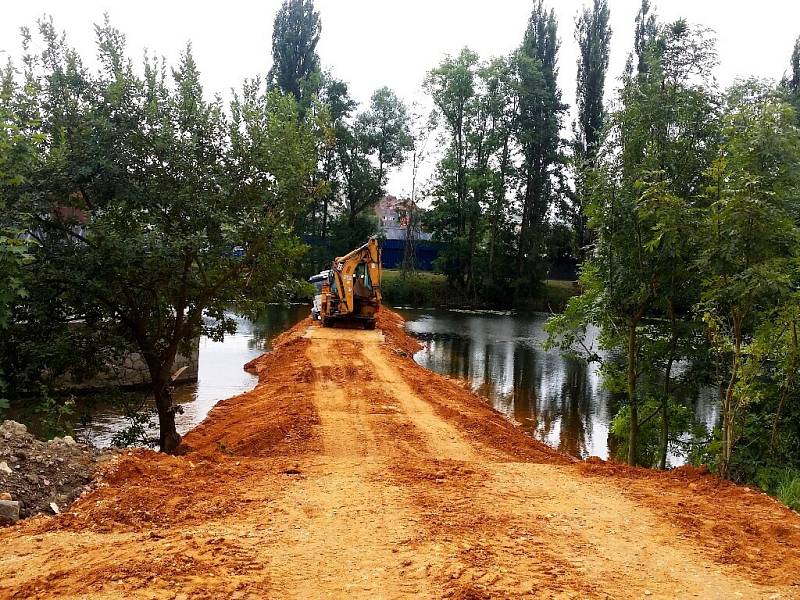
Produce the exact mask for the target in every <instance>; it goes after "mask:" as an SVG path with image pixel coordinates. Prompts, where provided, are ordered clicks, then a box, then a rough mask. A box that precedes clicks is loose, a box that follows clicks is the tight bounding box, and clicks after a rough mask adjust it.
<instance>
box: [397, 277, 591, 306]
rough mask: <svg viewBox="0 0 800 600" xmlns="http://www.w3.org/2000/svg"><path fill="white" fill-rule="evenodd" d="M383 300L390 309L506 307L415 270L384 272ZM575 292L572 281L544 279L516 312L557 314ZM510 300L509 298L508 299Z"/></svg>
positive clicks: (444, 280) (445, 279)
mask: <svg viewBox="0 0 800 600" xmlns="http://www.w3.org/2000/svg"><path fill="white" fill-rule="evenodd" d="M381 291H382V293H383V296H384V300H385V302H386V303H387V304H391V305H392V306H414V307H421V308H463V309H472V308H485V309H508V308H511V307H510V305H506V304H493V303H490V302H486V301H483V300H480V299H478V300H477V301H476V300H475V299H473V298H467V297H465V296H464V295H463V294H461V293H459V292H458V291H457V290H455V289H454V288H453V286H451V285H450V284H449V283H448V281H447V278H446V277H445V276H444V275H442V274H441V273H432V272H430V271H416V272H415V273H413V274H412V275H409V276H408V277H403V276H402V272H401V271H399V270H397V269H384V270H383V275H382V281H381ZM576 293H577V287H576V285H575V282H573V281H560V280H551V279H548V280H546V281H545V282H544V283H543V285H542V293H541V295H540V296H537V297H535V298H526V299H524V300H523V301H522V302H521V303H520V305H519V306H517V307H515V308H517V309H519V310H528V311H541V312H561V311H562V310H564V307H565V306H566V305H567V302H568V301H569V299H570V298H571V297H572V296H574V295H575V294H576ZM508 300H510V298H509V299H508Z"/></svg>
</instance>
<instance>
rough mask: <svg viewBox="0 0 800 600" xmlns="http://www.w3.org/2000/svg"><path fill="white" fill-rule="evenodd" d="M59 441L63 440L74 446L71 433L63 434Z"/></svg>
mask: <svg viewBox="0 0 800 600" xmlns="http://www.w3.org/2000/svg"><path fill="white" fill-rule="evenodd" d="M61 441H62V442H64V443H65V444H66V445H67V446H74V445H75V438H74V437H72V436H71V435H65V436H64V437H63V438H61Z"/></svg>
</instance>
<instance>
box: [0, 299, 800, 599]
mask: <svg viewBox="0 0 800 600" xmlns="http://www.w3.org/2000/svg"><path fill="white" fill-rule="evenodd" d="M380 327H381V328H382V329H383V332H380V331H377V330H376V331H360V330H344V329H321V328H319V327H316V326H312V324H311V323H310V322H308V321H306V322H304V323H301V324H300V325H298V326H297V327H295V328H294V329H293V330H291V331H289V332H288V333H286V334H284V336H282V337H281V339H279V340H278V342H277V343H276V349H275V351H274V352H272V353H271V354H267V355H264V356H263V357H261V358H259V359H257V360H256V361H254V363H252V364H251V365H249V366H250V368H252V369H254V370H255V371H256V372H258V374H259V385H258V386H257V387H256V389H255V390H253V391H252V392H249V393H247V394H244V395H242V396H239V397H236V398H232V399H229V400H226V401H224V402H222V403H221V404H220V405H218V406H217V407H216V408H215V409H214V410H213V411H212V412H211V414H210V415H209V417H208V418H207V420H206V421H205V422H204V423H203V424H201V425H200V426H199V427H198V428H197V429H196V430H195V431H193V432H192V433H190V434H189V435H187V437H186V439H185V443H184V448H183V449H184V452H185V453H184V455H183V456H179V457H165V456H161V455H157V454H155V453H152V452H147V451H137V452H132V453H130V454H129V455H127V456H124V457H123V458H122V459H121V460H119V461H117V462H116V463H115V464H114V465H113V467H112V468H109V469H108V471H107V472H106V473H105V474H104V476H103V477H102V478H101V480H100V484H99V485H98V486H97V489H95V491H93V492H92V493H90V494H89V495H87V496H85V497H84V498H83V499H81V500H79V501H78V502H77V503H76V504H75V505H74V506H73V507H72V508H71V509H70V510H69V512H67V513H66V514H62V515H60V516H58V517H51V518H46V517H38V518H35V519H31V520H29V521H27V522H25V523H23V524H20V525H18V526H15V527H12V528H8V529H6V530H3V531H0V544H2V547H3V553H2V554H0V598H51V597H58V598H121V597H127V598H174V599H188V598H408V597H415V598H416V597H418V598H443V597H452V598H520V597H534V598H639V597H642V598H644V597H649V598H692V597H698V598H798V597H800V583H799V582H798V578H797V576H796V573H798V572H800V518H798V517H797V515H795V514H793V513H791V512H790V511H788V510H785V509H783V508H781V507H779V506H778V505H777V504H776V503H774V501H772V500H771V499H768V498H765V497H763V496H762V495H760V494H756V493H754V492H748V491H744V490H742V488H736V487H735V486H727V484H724V485H723V484H720V483H718V482H716V480H714V479H713V478H712V477H711V476H709V475H704V474H702V473H694V472H691V473H690V472H688V471H686V472H683V473H682V474H681V476H685V477H690V478H691V480H688V479H687V480H686V481H683V482H681V481H679V480H678V479H677V477H678V474H672V475H665V476H661V475H659V476H656V475H654V474H650V473H644V472H640V471H638V470H630V469H627V468H626V467H620V466H618V465H599V464H594V463H593V464H588V465H586V464H583V463H576V462H575V461H572V460H571V459H569V458H567V457H564V456H562V455H560V454H558V453H557V452H555V451H553V450H550V449H548V448H546V447H545V446H542V445H541V444H538V443H536V442H534V441H533V440H531V439H530V438H528V437H526V436H525V435H524V434H523V433H522V432H521V431H519V430H518V429H516V428H514V427H513V426H512V425H510V424H508V423H507V422H505V421H504V420H503V419H502V418H501V417H500V416H499V415H498V414H497V413H494V412H493V411H492V410H491V409H489V408H488V407H487V406H486V405H485V403H483V402H482V401H481V399H480V398H477V397H475V396H474V395H472V394H471V393H470V392H468V391H467V390H465V389H464V388H463V387H461V386H460V385H459V384H458V383H457V382H453V381H450V380H447V379H446V378H443V377H440V376H438V375H435V374H432V373H429V372H427V371H425V370H424V369H422V368H421V367H418V366H417V365H416V364H414V363H413V362H412V361H411V360H410V359H409V357H408V355H409V353H410V352H411V351H412V350H413V342H412V341H410V340H408V338H407V337H406V336H405V334H404V333H403V331H402V322H401V321H400V319H399V317H397V316H396V315H394V314H393V313H391V312H389V311H383V312H382V314H381V322H380ZM670 477H671V478H670ZM720 485H722V486H723V487H719V486H720ZM687 486H693V487H691V488H689V487H687ZM726 486H727V487H726ZM720 490H722V491H726V490H727V493H726V494H725V496H724V499H721V498H723V497H722V496H720V495H719V494H720ZM681 506H682V507H683V508H681ZM688 506H691V507H692V509H691V512H692V514H693V515H695V516H696V520H695V521H692V520H687V518H686V515H685V513H686V509H687V507H688ZM712 509H714V510H718V511H719V514H718V515H717V516H715V517H709V516H708V515H709V514H712V513H711V511H712ZM682 513H684V514H682ZM754 514H757V515H758V516H759V517H758V519H755V520H754V519H753V518H752V515H754ZM699 519H703V521H702V524H701V523H700V521H699ZM709 519H710V520H711V521H709ZM713 519H718V521H717V522H714V521H713ZM701 525H702V526H701ZM728 539H738V540H740V541H741V543H740V546H741V547H740V548H739V549H738V550H737V551H732V550H725V548H727V546H726V545H725V543H723V542H724V541H725V540H728Z"/></svg>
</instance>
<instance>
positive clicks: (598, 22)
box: [573, 0, 611, 252]
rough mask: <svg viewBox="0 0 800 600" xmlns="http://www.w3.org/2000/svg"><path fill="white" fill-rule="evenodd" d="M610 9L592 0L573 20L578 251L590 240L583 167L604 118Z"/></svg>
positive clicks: (590, 158)
mask: <svg viewBox="0 0 800 600" xmlns="http://www.w3.org/2000/svg"><path fill="white" fill-rule="evenodd" d="M610 15H611V13H610V11H609V8H608V2H607V0H594V2H593V4H592V6H591V7H586V8H584V9H583V11H582V12H581V14H580V15H579V16H578V19H577V20H576V22H575V40H576V41H577V42H578V48H579V50H580V56H579V58H578V77H577V91H576V97H575V101H576V104H577V107H578V120H577V122H576V123H575V142H574V152H575V206H574V214H573V221H574V227H575V237H576V240H575V241H576V246H577V247H578V249H579V252H581V249H582V248H585V246H586V245H587V244H588V243H589V236H588V231H587V227H586V210H585V208H586V206H585V205H586V202H587V199H586V190H585V170H586V168H591V165H592V164H593V163H594V159H595V157H596V156H597V147H598V144H599V142H600V135H601V133H602V130H603V125H604V121H605V111H604V109H603V92H604V90H605V81H606V72H607V71H608V53H609V46H610V44H611V28H610V27H609V25H608V20H609V17H610Z"/></svg>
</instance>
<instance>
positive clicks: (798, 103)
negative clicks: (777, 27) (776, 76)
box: [782, 36, 800, 125]
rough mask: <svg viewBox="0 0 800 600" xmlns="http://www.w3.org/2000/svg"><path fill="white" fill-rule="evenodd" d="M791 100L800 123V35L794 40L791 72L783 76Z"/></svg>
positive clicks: (799, 123)
mask: <svg viewBox="0 0 800 600" xmlns="http://www.w3.org/2000/svg"><path fill="white" fill-rule="evenodd" d="M782 84H783V88H784V89H785V90H786V92H787V94H788V97H789V102H790V103H791V104H792V105H793V106H794V109H795V115H796V117H797V123H798V125H800V36H798V37H797V40H795V42H794V49H793V50H792V56H791V58H790V60H789V73H788V74H787V75H786V76H785V77H784V78H783V82H782Z"/></svg>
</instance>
